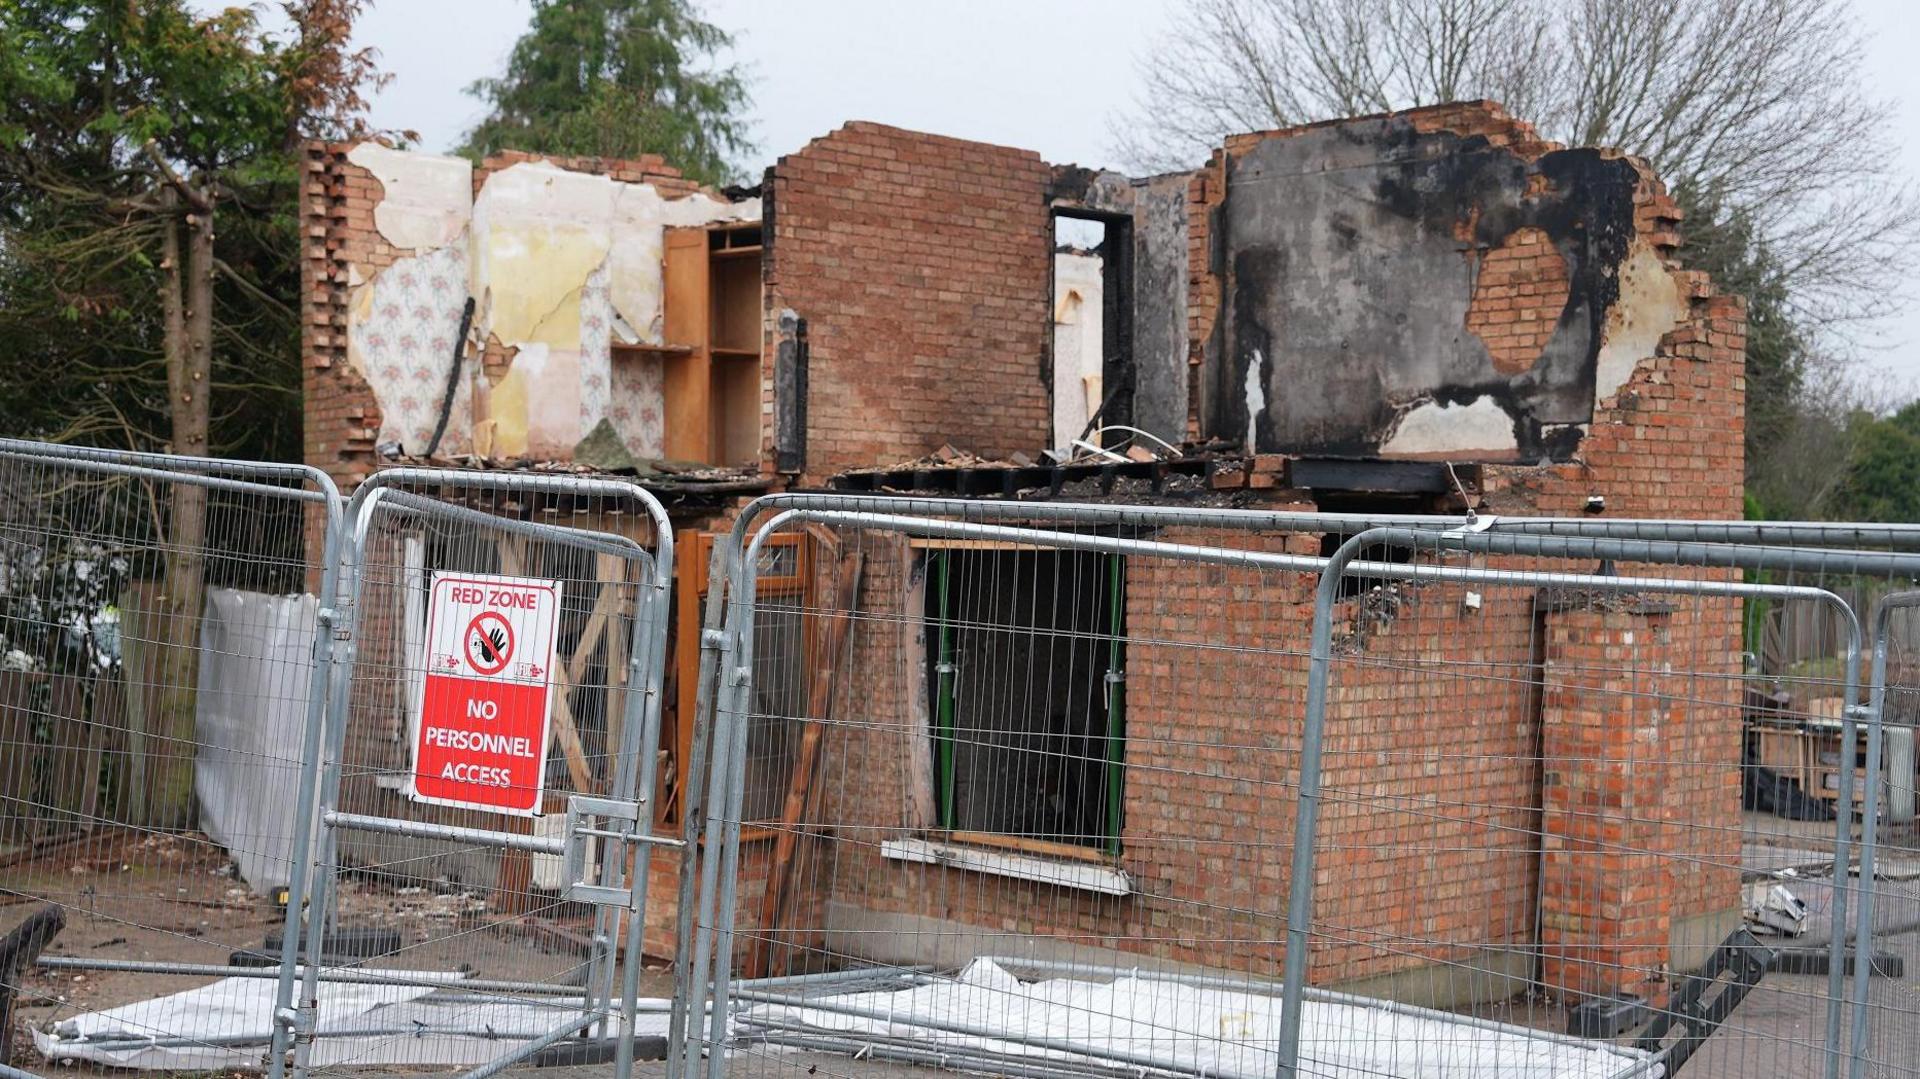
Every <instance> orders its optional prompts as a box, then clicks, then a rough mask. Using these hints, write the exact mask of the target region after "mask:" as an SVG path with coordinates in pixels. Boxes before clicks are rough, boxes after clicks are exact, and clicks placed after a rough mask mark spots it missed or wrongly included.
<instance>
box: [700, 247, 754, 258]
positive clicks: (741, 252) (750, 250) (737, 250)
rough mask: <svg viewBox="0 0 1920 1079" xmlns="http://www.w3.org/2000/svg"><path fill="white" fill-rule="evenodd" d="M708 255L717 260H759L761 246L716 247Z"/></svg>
mask: <svg viewBox="0 0 1920 1079" xmlns="http://www.w3.org/2000/svg"><path fill="white" fill-rule="evenodd" d="M707 254H708V255H710V256H712V257H714V258H717V259H737V258H759V257H760V245H759V244H754V245H753V246H752V247H716V248H714V249H713V250H711V251H709V252H707Z"/></svg>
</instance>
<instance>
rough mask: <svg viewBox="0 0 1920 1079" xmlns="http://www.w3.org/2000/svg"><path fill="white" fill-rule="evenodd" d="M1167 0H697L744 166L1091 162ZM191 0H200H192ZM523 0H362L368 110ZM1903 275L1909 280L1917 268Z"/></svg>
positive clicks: (1915, 164) (434, 132) (398, 122)
mask: <svg viewBox="0 0 1920 1079" xmlns="http://www.w3.org/2000/svg"><path fill="white" fill-rule="evenodd" d="M1179 3H1180V0H1100V2H1094V0H968V2H966V3H941V4H934V3H928V2H924V0H908V2H904V3H903V2H900V0H704V2H702V3H701V7H702V8H703V10H704V11H705V12H706V16H707V18H708V20H709V21H711V22H713V23H716V24H718V25H720V26H721V27H723V28H725V29H727V30H730V31H732V32H733V33H734V34H735V35H736V37H737V38H738V44H737V49H736V55H735V57H734V59H736V60H737V61H738V62H740V63H742V64H744V65H745V66H746V67H747V68H748V69H749V71H750V72H751V73H752V75H753V79H754V84H753V97H754V105H753V113H752V118H753V125H754V137H755V140H756V141H757V142H758V143H759V144H760V148H759V151H758V152H757V154H756V155H755V156H754V159H753V160H752V161H750V162H748V163H747V164H748V165H749V166H750V169H751V171H752V172H754V173H757V172H758V171H759V169H760V168H761V167H762V166H765V165H767V164H770V163H772V161H773V160H774V159H775V158H777V157H778V156H779V155H780V154H782V153H785V152H787V151H790V150H794V149H798V148H799V147H800V146H802V145H803V144H805V142H806V141H807V140H808V139H810V138H813V137H815V136H818V135H822V134H825V133H826V132H828V131H831V130H832V129H833V128H835V127H837V126H838V125H839V124H841V123H843V122H845V121H847V120H878V121H882V122H885V123H890V124H896V125H899V126H901V127H908V128H916V129H919V130H924V131H933V132H938V133H940V134H945V135H957V136H962V137H965V138H970V139H979V140H982V141H986V142H995V143H1000V144H1003V145H1009V146H1019V147H1023V148H1026V149H1031V150H1038V151H1039V152H1040V154H1041V156H1042V157H1044V158H1045V159H1046V160H1048V161H1050V162H1053V163H1056V164H1060V163H1066V162H1077V163H1079V164H1082V165H1099V164H1109V163H1111V162H1110V161H1109V157H1110V155H1109V153H1108V151H1109V148H1110V145H1111V138H1110V136H1109V134H1108V130H1109V129H1108V124H1109V122H1110V119H1111V118H1112V116H1113V115H1114V114H1115V112H1116V111H1118V110H1119V109H1120V108H1121V107H1123V106H1124V105H1125V104H1127V103H1128V102H1130V101H1131V98H1132V93H1133V90H1134V85H1135V79H1134V70H1133V64H1132V58H1133V57H1134V56H1135V55H1137V54H1139V53H1141V52H1143V51H1145V50H1148V49H1151V48H1152V47H1153V45H1154V42H1155V41H1156V40H1158V39H1159V37H1160V35H1161V34H1162V33H1163V32H1164V29H1165V27H1166V25H1167V21H1168V19H1169V17H1170V11H1171V10H1172V9H1173V8H1174V6H1175V5H1177V4H1179ZM1856 3H1857V4H1858V7H1859V10H1860V12H1861V15H1862V17H1863V18H1864V19H1865V20H1866V22H1867V27H1866V32H1867V33H1866V36H1867V42H1868V50H1869V52H1868V56H1867V58H1866V59H1867V63H1866V70H1865V72H1864V73H1863V80H1864V82H1865V83H1866V89H1867V92H1868V93H1869V94H1872V95H1875V96H1878V97H1884V98H1888V99H1892V100H1893V101H1895V102H1896V104H1897V107H1898V109H1899V115H1898V130H1897V131H1896V132H1895V133H1894V135H1895V137H1894V140H1893V141H1894V143H1895V145H1897V146H1899V147H1900V151H1899V152H1900V154H1901V164H1902V168H1903V170H1904V172H1905V173H1906V175H1907V176H1909V177H1913V178H1915V181H1916V182H1920V63H1915V59H1914V58H1915V57H1916V56H1920V19H1916V18H1915V17H1914V14H1915V12H1914V8H1913V5H1912V3H1911V0H1856ZM203 6H207V7H212V6H216V5H215V4H213V3H205V4H203ZM529 7H530V5H529V4H528V3H527V2H526V0H376V2H375V3H374V6H373V7H372V8H371V9H370V10H369V11H368V12H367V13H366V14H365V15H364V16H363V17H362V19H361V22H360V26H359V31H358V34H357V36H358V38H359V39H360V40H361V41H362V42H363V43H365V44H371V45H374V46H376V47H378V48H379V49H380V51H381V53H382V66H383V67H384V69H385V70H387V71H389V72H391V73H392V74H393V82H392V84H391V85H389V86H388V87H387V89H386V90H385V91H383V92H382V93H381V94H380V96H379V98H378V99H377V100H376V101H375V104H374V112H373V119H374V122H375V123H376V124H378V125H380V126H382V127H387V128H394V129H411V130H414V131H417V132H419V133H420V137H421V142H422V147H423V148H424V149H432V150H444V149H447V148H449V147H451V146H452V145H454V144H455V143H456V142H457V141H458V140H459V137H460V135H461V134H462V133H463V132H464V131H465V130H466V129H467V128H468V127H469V126H470V125H471V124H472V123H473V122H474V121H475V120H477V119H478V118H479V115H480V111H481V110H480V106H479V103H478V102H476V101H475V100H474V99H472V98H470V97H467V96H465V94H464V93H462V90H463V88H464V87H465V86H466V85H467V84H468V83H470V82H472V81H473V80H474V79H476V78H480V77H482V76H485V75H491V74H496V73H498V71H499V69H500V68H501V67H502V66H503V65H504V63H505V60H506V55H507V52H508V50H510V49H511V48H512V46H513V42H514V39H515V38H516V37H518V36H519V34H520V33H521V31H522V30H524V29H525V28H526V24H527V16H528V11H529ZM1911 292H1912V293H1913V294H1914V297H1920V281H1916V282H1914V283H1913V287H1912V288H1911ZM1912 300H1913V298H1910V302H1908V303H1907V304H1906V305H1905V308H1904V310H1905V312H1906V313H1905V314H1904V315H1903V316H1902V317H1899V318H1896V319H1893V320H1890V321H1889V323H1888V324H1887V325H1886V326H1885V327H1884V328H1883V330H1882V332H1881V337H1882V338H1883V339H1884V341H1883V343H1882V344H1881V345H1880V346H1879V347H1877V348H1874V349H1872V350H1871V351H1869V352H1868V354H1867V357H1866V358H1867V361H1868V362H1869V363H1872V364H1874V365H1876V366H1879V367H1883V368H1886V369H1887V370H1889V371H1891V372H1893V373H1894V375H1895V376H1896V377H1898V379H1899V380H1900V381H1901V382H1902V383H1903V384H1905V385H1907V386H1909V387H1920V302H1912Z"/></svg>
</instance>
